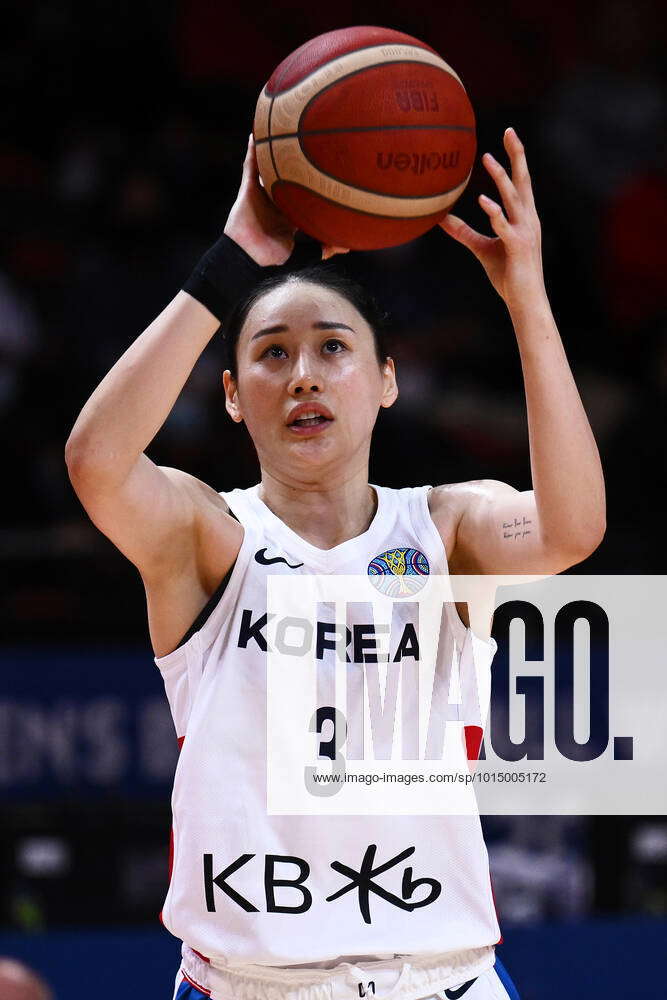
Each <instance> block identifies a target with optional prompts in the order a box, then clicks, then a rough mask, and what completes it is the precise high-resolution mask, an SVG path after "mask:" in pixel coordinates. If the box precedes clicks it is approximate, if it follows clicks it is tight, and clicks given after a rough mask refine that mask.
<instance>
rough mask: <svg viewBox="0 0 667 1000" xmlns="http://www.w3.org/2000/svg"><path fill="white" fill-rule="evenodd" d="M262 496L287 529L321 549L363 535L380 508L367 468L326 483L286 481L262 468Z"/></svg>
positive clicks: (260, 493)
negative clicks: (369, 480) (364, 471)
mask: <svg viewBox="0 0 667 1000" xmlns="http://www.w3.org/2000/svg"><path fill="white" fill-rule="evenodd" d="M259 497H260V499H261V500H262V501H263V502H264V503H265V504H266V506H267V507H268V508H269V509H270V510H271V511H273V513H274V514H275V515H276V517H279V518H280V520H281V521H283V522H284V523H285V524H286V525H287V527H288V528H291V529H292V531H295V532H296V533H297V535H300V536H301V537H302V538H304V539H305V540H306V541H307V542H310V544H311V545H316V546H317V548H320V549H332V548H334V546H336V545H341V544H342V543H343V542H346V541H348V539H350V538H356V537H357V535H361V534H363V532H364V531H366V529H367V528H368V526H369V524H370V523H371V521H372V520H373V517H374V515H375V511H376V510H377V496H376V493H375V490H374V489H373V488H372V487H371V486H369V484H368V470H366V474H365V475H363V476H361V475H358V474H357V475H353V476H351V477H350V478H349V479H345V480H341V481H339V482H333V483H327V484H326V485H323V484H322V483H296V482H291V481H286V480H283V479H280V478H278V477H277V476H275V475H273V474H271V473H269V472H267V471H266V470H265V469H263V470H262V482H261V485H260V487H259Z"/></svg>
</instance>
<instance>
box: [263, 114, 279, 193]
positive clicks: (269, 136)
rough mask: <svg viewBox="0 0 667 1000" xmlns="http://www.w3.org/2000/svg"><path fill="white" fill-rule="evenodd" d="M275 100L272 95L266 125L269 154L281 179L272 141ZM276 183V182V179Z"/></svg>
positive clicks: (276, 173) (277, 175)
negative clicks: (272, 118)
mask: <svg viewBox="0 0 667 1000" xmlns="http://www.w3.org/2000/svg"><path fill="white" fill-rule="evenodd" d="M274 100H275V98H273V97H272V98H271V104H270V105H269V116H268V119H267V122H266V127H267V130H268V133H269V134H268V136H267V139H268V142H269V154H270V156H271V163H272V164H273V169H274V171H275V175H276V177H277V179H278V180H280V174H279V173H278V164H277V163H276V158H275V156H274V154H273V143H272V142H271V115H272V114H273V102H274ZM260 142H264V139H260ZM274 184H275V181H274ZM271 190H273V185H272V186H271Z"/></svg>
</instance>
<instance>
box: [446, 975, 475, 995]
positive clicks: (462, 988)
mask: <svg viewBox="0 0 667 1000" xmlns="http://www.w3.org/2000/svg"><path fill="white" fill-rule="evenodd" d="M475 982H477V977H475V979H469V980H468V982H467V983H464V984H463V986H456V987H455V988H454V989H453V990H445V996H446V997H447V998H448V1000H458V997H462V996H463V994H464V993H467V992H468V990H469V989H470V987H471V986H472V984H473V983H475Z"/></svg>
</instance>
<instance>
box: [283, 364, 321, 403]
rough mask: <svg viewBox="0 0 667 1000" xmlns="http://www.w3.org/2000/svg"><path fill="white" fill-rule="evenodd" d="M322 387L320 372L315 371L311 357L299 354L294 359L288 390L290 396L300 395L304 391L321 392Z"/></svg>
mask: <svg viewBox="0 0 667 1000" xmlns="http://www.w3.org/2000/svg"><path fill="white" fill-rule="evenodd" d="M323 388H324V382H323V380H322V376H321V373H316V372H315V369H314V365H313V364H312V359H310V358H308V357H304V356H301V357H299V358H297V359H296V361H295V364H294V367H293V369H292V375H291V378H290V383H289V387H288V391H289V393H290V395H292V396H300V395H302V394H303V393H304V392H321V391H322V389H323Z"/></svg>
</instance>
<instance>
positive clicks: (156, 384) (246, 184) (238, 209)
mask: <svg viewBox="0 0 667 1000" xmlns="http://www.w3.org/2000/svg"><path fill="white" fill-rule="evenodd" d="M225 234H226V236H227V237H229V239H230V240H232V241H234V243H235V244H237V245H238V246H240V247H241V248H242V249H243V250H244V251H245V254H247V255H248V258H251V259H250V260H248V259H246V264H247V267H249V268H250V270H251V271H253V269H255V268H256V271H257V272H258V274H257V277H256V280H260V278H261V277H262V276H263V275H262V273H261V266H260V265H262V266H264V265H273V264H282V263H284V262H285V261H286V260H287V259H288V257H289V255H290V253H291V251H292V248H293V246H294V230H293V229H292V228H291V227H290V225H289V223H288V222H287V220H286V219H285V218H284V217H283V216H282V215H281V214H280V213H279V212H278V210H277V209H276V208H275V206H274V205H273V204H272V203H271V202H270V201H269V198H268V197H267V195H266V193H265V192H264V191H263V190H262V188H261V185H260V183H259V179H258V174H257V163H256V158H255V151H254V146H253V142H252V137H251V138H250V140H249V142H248V149H247V153H246V157H245V162H244V166H243V175H242V180H241V186H240V189H239V194H238V197H237V200H236V202H235V204H234V206H233V208H232V211H231V213H230V216H229V219H228V221H227V224H226V226H225ZM219 245H220V244H217V245H216V246H219ZM241 256H242V257H243V255H241ZM253 262H254V263H253ZM222 263H223V266H224V263H225V262H224V261H223V262H222ZM246 270H247V268H246ZM241 293H242V289H238V290H237V294H241ZM209 305H210V303H209ZM212 308H213V307H211V309H209V308H207V307H206V306H205V305H203V304H202V303H201V302H200V301H198V300H197V298H196V297H193V295H192V294H190V293H189V292H187V291H183V290H181V291H179V292H178V293H177V295H176V296H175V297H174V299H173V300H172V301H171V302H170V303H169V304H168V305H167V307H166V308H165V309H164V310H163V311H162V312H161V313H160V315H159V316H158V317H157V318H156V319H155V320H154V321H153V322H152V323H151V324H150V326H149V327H148V328H147V329H146V330H144V332H143V333H142V334H141V335H140V336H139V337H138V338H137V339H136V340H135V341H134V343H133V344H131V346H130V347H129V348H128V349H127V350H126V351H125V353H124V354H123V355H122V357H121V358H120V359H119V360H118V361H117V362H116V364H115V365H114V366H113V368H112V369H111V371H110V372H108V374H107V375H106V376H105V378H104V379H103V380H102V382H101V383H100V384H99V385H98V386H97V388H96V389H95V391H94V392H93V394H92V395H91V397H90V399H89V400H88V402H87V403H86V404H85V406H84V407H83V410H82V411H81V413H80V415H79V417H78V419H77V421H76V423H75V425H74V427H73V429H72V432H71V434H70V436H69V439H68V441H67V446H66V452H65V454H66V461H67V467H68V471H69V475H70V479H71V481H72V484H73V486H74V489H75V490H76V492H77V494H78V496H79V499H80V500H81V502H82V504H83V505H84V507H85V508H86V510H87V512H88V514H89V515H90V517H91V519H92V521H93V522H94V523H95V524H96V525H97V526H98V528H100V530H101V531H102V532H104V534H106V535H107V536H108V537H109V538H110V539H111V541H112V542H114V544H115V545H116V546H117V547H118V548H119V549H120V550H121V552H123V553H124V554H125V555H126V556H127V557H128V558H129V559H130V560H131V561H132V562H133V563H134V564H135V565H136V566H137V567H138V569H139V570H140V572H141V574H142V577H143V578H144V581H149V582H150V581H152V580H154V579H156V578H160V579H165V578H172V577H173V575H174V574H177V573H178V572H179V571H181V570H183V571H186V572H189V573H192V574H197V573H200V570H201V566H200V565H199V563H198V559H199V556H200V552H201V549H202V545H201V544H200V543H202V540H203V539H204V536H205V534H206V526H207V524H208V523H209V522H210V521H211V520H212V519H215V523H216V528H217V530H218V536H217V537H218V540H219V533H220V531H221V532H222V535H223V540H222V550H223V552H222V555H223V562H224V557H225V551H226V549H227V548H228V550H229V561H230V562H231V559H232V558H233V555H234V554H235V551H236V550H237V549H238V545H239V533H240V532H241V529H240V526H239V524H238V522H236V521H235V520H234V519H233V518H231V517H230V516H229V515H228V514H226V513H225V511H224V504H223V502H222V500H221V498H220V497H219V496H218V494H217V493H216V492H215V491H214V490H212V489H211V488H209V487H208V486H206V485H205V484H204V483H202V482H200V481H199V480H197V479H195V478H194V477H193V476H190V475H188V474H187V473H186V472H182V471H179V470H175V469H168V468H162V467H158V466H156V465H155V464H154V463H153V462H152V461H151V460H150V459H149V458H148V457H147V456H146V455H145V454H144V450H145V448H146V447H147V446H148V445H149V444H150V442H151V441H152V439H153V437H154V436H155V434H156V433H157V432H158V430H159V429H160V427H161V426H162V424H163V423H164V421H165V420H166V418H167V416H168V415H169V413H170V411H171V409H172V407H173V405H174V403H175V402H176V400H177V398H178V396H179V394H180V392H181V390H182V388H183V386H184V384H185V382H186V380H187V378H188V376H189V375H190V372H191V371H192V369H193V367H194V365H195V363H196V361H197V359H198V358H199V356H200V354H201V353H202V351H203V350H204V348H205V346H206V344H207V343H208V342H209V340H210V339H211V337H212V336H213V335H214V333H215V332H216V331H217V330H218V328H219V326H220V318H219V316H218V315H214V314H213V311H211V310H212ZM222 461H223V462H224V456H223V457H222ZM204 548H206V549H207V550H208V548H209V546H208V545H206V546H204ZM219 562H220V560H219V558H218V564H219ZM223 569H224V567H223ZM200 575H201V573H200Z"/></svg>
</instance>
